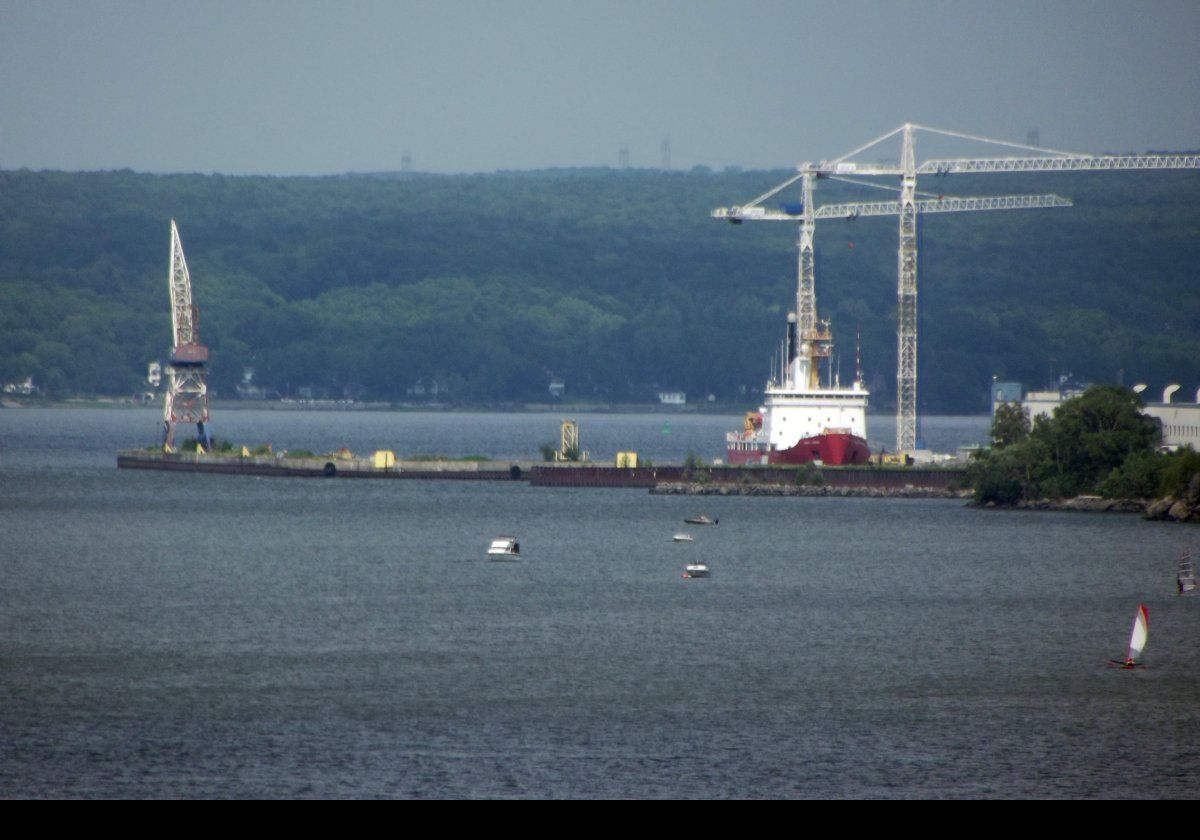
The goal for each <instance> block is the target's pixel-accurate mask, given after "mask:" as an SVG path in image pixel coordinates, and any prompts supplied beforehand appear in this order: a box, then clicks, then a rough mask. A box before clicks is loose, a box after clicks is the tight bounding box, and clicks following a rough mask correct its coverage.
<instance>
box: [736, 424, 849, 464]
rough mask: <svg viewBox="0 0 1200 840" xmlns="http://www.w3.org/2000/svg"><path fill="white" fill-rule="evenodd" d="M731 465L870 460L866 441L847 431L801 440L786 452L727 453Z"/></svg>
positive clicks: (742, 451) (769, 450) (746, 450)
mask: <svg viewBox="0 0 1200 840" xmlns="http://www.w3.org/2000/svg"><path fill="white" fill-rule="evenodd" d="M726 455H727V460H728V462H729V463H730V464H733V465H741V464H762V463H764V461H763V456H764V455H765V456H766V461H765V463H767V464H808V463H811V462H813V461H820V462H821V463H823V464H828V465H829V466H831V467H840V466H845V465H847V464H865V463H867V462H868V461H870V459H871V450H870V448H869V447H868V446H867V442H866V441H865V440H863V439H862V438H860V437H858V436H857V435H852V434H849V433H848V432H829V433H827V434H823V435H814V436H813V437H808V438H802V439H801V440H799V441H797V442H796V444H795V445H793V446H791V447H789V448H787V449H734V448H732V447H730V448H729V449H728V450H727V451H726Z"/></svg>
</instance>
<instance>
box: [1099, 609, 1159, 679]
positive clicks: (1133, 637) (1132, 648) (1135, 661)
mask: <svg viewBox="0 0 1200 840" xmlns="http://www.w3.org/2000/svg"><path fill="white" fill-rule="evenodd" d="M1149 632H1150V611H1149V610H1147V609H1146V605H1145V604H1139V605H1138V611H1137V615H1135V616H1134V617H1133V633H1132V634H1130V636H1129V652H1128V653H1126V654H1125V660H1124V661H1123V662H1122V661H1121V660H1119V659H1110V660H1109V662H1110V663H1111V664H1113V665H1116V666H1119V667H1121V668H1125V669H1126V670H1128V669H1131V668H1137V667H1139V666H1140V665H1141V659H1142V649H1143V648H1145V647H1146V636H1147V635H1148V634H1149Z"/></svg>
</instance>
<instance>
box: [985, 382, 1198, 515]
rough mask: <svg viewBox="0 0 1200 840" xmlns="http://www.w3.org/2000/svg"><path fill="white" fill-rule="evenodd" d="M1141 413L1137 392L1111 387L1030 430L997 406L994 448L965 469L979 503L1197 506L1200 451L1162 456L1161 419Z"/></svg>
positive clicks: (1022, 414)
mask: <svg viewBox="0 0 1200 840" xmlns="http://www.w3.org/2000/svg"><path fill="white" fill-rule="evenodd" d="M1142 408H1143V404H1142V401H1141V399H1140V398H1139V397H1138V396H1137V395H1136V394H1134V393H1133V392H1132V391H1130V390H1129V389H1127V388H1119V387H1116V386H1113V385H1097V386H1093V387H1091V388H1089V389H1088V390H1087V391H1085V392H1084V393H1083V395H1082V396H1079V397H1076V398H1074V399H1070V400H1067V401H1065V402H1064V403H1062V405H1060V406H1058V407H1057V408H1055V409H1054V415H1053V417H1039V418H1037V420H1036V421H1035V422H1034V423H1032V424H1031V423H1030V421H1029V414H1028V412H1027V411H1026V410H1025V409H1024V408H1022V407H1021V406H1019V405H1017V404H1015V403H1008V404H1004V405H1001V406H999V408H998V409H997V411H996V417H995V420H994V422H993V424H992V448H991V449H990V450H989V451H987V452H983V453H981V454H980V456H979V457H978V458H976V459H975V460H974V461H973V462H972V463H971V466H970V467H969V469H968V477H969V480H970V482H971V486H972V488H973V489H974V496H975V501H976V502H978V503H981V504H986V503H995V504H1000V505H1013V504H1017V503H1018V502H1021V501H1027V500H1034V499H1062V498H1069V497H1071V496H1076V495H1078V494H1080V493H1088V494H1091V493H1097V494H1099V495H1101V496H1104V497H1105V498H1109V499H1150V498H1162V497H1174V498H1187V499H1188V500H1189V501H1190V502H1192V503H1195V501H1196V495H1197V487H1198V485H1200V453H1197V452H1195V451H1194V450H1193V449H1191V448H1190V447H1188V448H1185V449H1180V450H1177V451H1175V452H1171V453H1164V452H1159V451H1158V444H1159V441H1160V436H1161V429H1160V425H1159V421H1157V420H1155V419H1154V418H1152V417H1147V416H1146V415H1144V414H1142V413H1141V409H1142Z"/></svg>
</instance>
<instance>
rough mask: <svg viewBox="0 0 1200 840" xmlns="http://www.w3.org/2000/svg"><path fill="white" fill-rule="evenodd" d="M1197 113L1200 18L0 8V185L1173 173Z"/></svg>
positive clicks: (957, 5) (856, 8)
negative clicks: (66, 179) (176, 175)
mask: <svg viewBox="0 0 1200 840" xmlns="http://www.w3.org/2000/svg"><path fill="white" fill-rule="evenodd" d="M1197 91H1200V2H1197V0H1149V1H1148V2H1137V0H1123V1H1122V2H1111V0H1091V2H1069V1H1068V0H1058V1H1057V2H1055V0H1049V1H1048V0H1037V2H1026V0H1003V2H976V0H960V1H959V2H891V1H890V0H889V1H888V2H854V0H838V2H824V0H812V2H806V0H784V1H783V2H777V1H776V0H736V2H735V0H728V1H727V2H707V1H706V0H691V1H690V2H668V1H667V0H639V2H624V1H623V0H586V2H572V1H571V0H520V1H519V2H518V0H493V2H481V1H480V0H439V1H438V2H413V0H384V1H383V2H374V1H373V0H339V1H338V2H334V0H327V2H305V0H293V1H292V2H277V0H251V1H250V2H234V1H233V0H228V2H224V1H222V0H187V2H177V0H155V1H154V2H140V0H139V2H134V0H96V2H85V1H84V0H73V1H72V2H62V1H61V0H45V1H44V2H43V1H42V0H0V168H3V169H17V168H22V167H27V168H30V169H62V170H97V169H123V168H129V169H133V170H137V171H143V172H221V173H226V174H271V175H296V174H305V175H307V174H335V173H344V172H378V171H394V170H398V169H400V168H401V164H402V158H403V156H404V155H405V154H408V155H409V156H410V159H411V166H412V168H413V169H414V170H416V171H422V172H437V173H458V172H491V171H495V170H528V169H542V168H550V167H569V166H616V165H618V163H619V161H620V157H621V155H620V150H621V149H622V148H626V149H627V150H628V161H629V164H630V165H631V166H634V167H658V166H662V165H663V163H664V159H663V150H662V147H663V142H664V141H667V142H669V144H670V164H671V168H673V169H690V168H692V167H694V166H701V165H702V166H708V167H712V168H717V169H719V168H724V167H727V166H740V167H744V168H747V169H767V168H784V167H790V166H793V165H795V164H797V163H799V162H801V161H806V160H813V161H816V160H823V159H829V158H834V157H837V156H839V155H841V154H843V153H844V152H847V151H849V150H850V149H853V148H855V147H857V146H859V145H861V144H863V143H865V142H867V141H868V140H870V139H871V138H873V137H876V136H878V135H880V134H883V133H884V132H886V131H888V130H890V129H892V128H894V127H896V126H897V125H900V124H901V123H904V122H909V121H911V122H917V123H923V124H926V125H931V126H937V127H940V128H947V129H952V130H956V131H961V132H967V133H971V134H978V135H984V136H988V137H996V138H1001V139H1007V140H1015V141H1018V142H1024V140H1025V139H1026V137H1027V132H1029V130H1030V129H1033V128H1036V129H1037V130H1038V135H1039V138H1040V142H1041V144H1042V145H1044V146H1049V147H1054V148H1058V149H1067V150H1072V151H1079V152H1095V153H1099V152H1141V151H1147V150H1183V149H1197V148H1200V95H1198V94H1197ZM919 151H920V150H919ZM948 151H949V150H946V151H945V152H943V150H940V149H939V152H940V153H948ZM964 151H965V150H964ZM897 152H898V150H897Z"/></svg>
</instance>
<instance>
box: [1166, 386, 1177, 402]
mask: <svg viewBox="0 0 1200 840" xmlns="http://www.w3.org/2000/svg"><path fill="white" fill-rule="evenodd" d="M1178 390H1179V384H1178V383H1176V384H1174V385H1168V386H1167V387H1166V388H1163V402H1164V403H1166V404H1167V405H1170V404H1171V397H1173V396H1174V395H1175V392H1176V391H1178Z"/></svg>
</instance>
